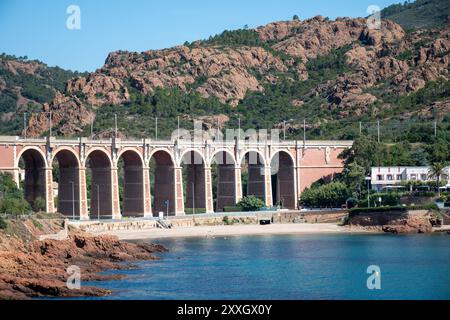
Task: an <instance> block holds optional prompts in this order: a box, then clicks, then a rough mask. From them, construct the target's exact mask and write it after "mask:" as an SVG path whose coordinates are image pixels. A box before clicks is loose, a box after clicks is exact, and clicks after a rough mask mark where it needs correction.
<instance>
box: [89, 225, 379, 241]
mask: <svg viewBox="0 0 450 320" xmlns="http://www.w3.org/2000/svg"><path fill="white" fill-rule="evenodd" d="M91 233H92V234H94V235H114V236H117V237H118V238H119V240H125V241H127V240H129V241H132V240H155V239H166V238H193V237H197V238H211V237H221V236H255V235H302V234H333V233H334V234H336V233H347V234H355V233H380V232H378V231H373V230H363V229H350V228H349V227H345V226H338V225H336V224H333V223H320V224H303V223H301V224H292V223H290V224H288V223H286V224H270V225H253V224H252V225H242V224H241V225H238V224H237V225H215V226H195V227H174V228H172V229H142V230H112V231H98V232H91Z"/></svg>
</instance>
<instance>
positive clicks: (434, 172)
mask: <svg viewBox="0 0 450 320" xmlns="http://www.w3.org/2000/svg"><path fill="white" fill-rule="evenodd" d="M444 169H445V164H444V163H442V162H435V163H433V164H432V165H431V168H430V172H429V174H428V176H429V177H430V179H434V180H435V181H436V185H437V188H438V197H441V190H440V185H441V177H442V175H443V174H444Z"/></svg>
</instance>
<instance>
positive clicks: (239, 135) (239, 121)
mask: <svg viewBox="0 0 450 320" xmlns="http://www.w3.org/2000/svg"><path fill="white" fill-rule="evenodd" d="M238 140H239V141H240V140H241V117H239V118H238Z"/></svg>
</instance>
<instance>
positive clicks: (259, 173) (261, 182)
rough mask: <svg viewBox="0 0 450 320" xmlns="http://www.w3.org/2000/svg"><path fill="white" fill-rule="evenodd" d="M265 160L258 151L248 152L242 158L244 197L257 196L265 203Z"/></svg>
mask: <svg viewBox="0 0 450 320" xmlns="http://www.w3.org/2000/svg"><path fill="white" fill-rule="evenodd" d="M264 166H265V164H264V159H263V157H262V156H261V155H260V154H259V153H258V152H256V151H248V152H247V153H246V154H245V156H244V157H243V158H242V163H241V181H242V195H243V196H244V197H245V196H255V197H257V198H259V199H261V200H263V201H264V202H265V200H266V187H265V170H264Z"/></svg>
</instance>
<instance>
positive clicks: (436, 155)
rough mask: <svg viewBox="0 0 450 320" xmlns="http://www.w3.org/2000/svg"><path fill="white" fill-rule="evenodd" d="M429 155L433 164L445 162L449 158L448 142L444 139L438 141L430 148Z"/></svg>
mask: <svg viewBox="0 0 450 320" xmlns="http://www.w3.org/2000/svg"><path fill="white" fill-rule="evenodd" d="M428 154H429V159H430V161H431V162H432V163H435V162H445V161H446V160H447V159H448V157H449V148H448V142H447V141H445V140H444V139H437V140H436V141H435V142H434V143H433V144H431V145H429V146H428Z"/></svg>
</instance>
